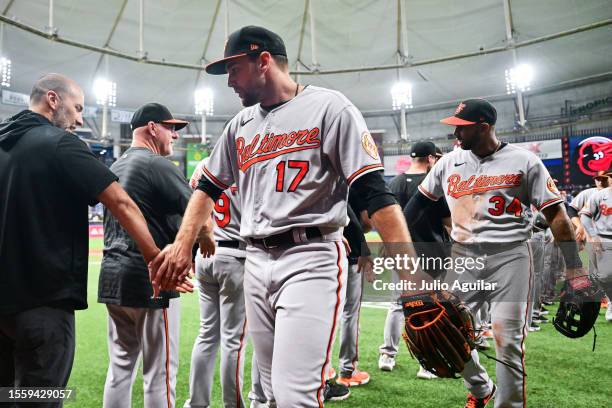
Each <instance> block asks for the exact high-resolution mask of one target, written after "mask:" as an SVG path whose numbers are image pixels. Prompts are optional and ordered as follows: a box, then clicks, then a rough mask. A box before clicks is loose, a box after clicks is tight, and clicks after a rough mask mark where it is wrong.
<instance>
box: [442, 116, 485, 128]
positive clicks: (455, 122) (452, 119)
mask: <svg viewBox="0 0 612 408" xmlns="http://www.w3.org/2000/svg"><path fill="white" fill-rule="evenodd" d="M440 123H444V124H445V125H450V126H465V125H473V124H474V123H476V122H470V121H469V120H463V119H460V118H458V117H456V116H449V117H448V118H444V119H442V120H441V121H440Z"/></svg>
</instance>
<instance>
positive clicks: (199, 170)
mask: <svg viewBox="0 0 612 408" xmlns="http://www.w3.org/2000/svg"><path fill="white" fill-rule="evenodd" d="M207 161H208V160H207V158H206V159H204V160H202V161H201V162H200V163H198V165H197V167H196V169H195V170H194V172H193V175H192V176H191V180H190V181H189V184H190V185H191V188H193V189H195V188H196V187H197V186H198V182H199V181H200V178H201V177H202V174H204V172H203V167H204V164H205V163H206V162H207ZM213 218H214V220H215V223H216V224H217V225H216V228H215V229H214V231H213V234H214V237H215V241H239V242H244V239H242V237H241V236H240V196H239V195H238V188H237V187H236V186H231V187H229V188H228V189H226V190H225V191H224V192H223V193H221V196H219V199H218V200H217V202H216V203H215V207H214V209H213ZM217 249H218V250H221V252H232V254H231V255H234V256H240V257H244V256H246V254H245V252H244V251H243V250H240V253H237V252H236V251H235V250H233V248H217Z"/></svg>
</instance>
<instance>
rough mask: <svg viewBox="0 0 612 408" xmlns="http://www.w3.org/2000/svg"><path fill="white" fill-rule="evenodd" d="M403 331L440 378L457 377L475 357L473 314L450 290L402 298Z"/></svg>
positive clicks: (413, 351) (411, 347) (425, 364)
mask: <svg viewBox="0 0 612 408" xmlns="http://www.w3.org/2000/svg"><path fill="white" fill-rule="evenodd" d="M400 301H401V304H402V308H403V310H404V323H405V324H404V326H405V332H404V334H403V336H404V340H405V341H406V345H407V346H408V349H409V350H410V353H411V354H412V355H413V356H414V357H415V358H416V359H417V360H418V361H419V363H421V365H422V366H423V367H424V368H426V369H427V370H429V371H431V372H432V373H434V374H435V375H437V376H438V377H446V378H457V374H459V373H461V372H462V371H463V369H464V367H465V363H466V362H467V361H468V360H469V359H470V358H471V355H470V352H471V351H472V349H473V348H474V347H475V345H474V340H475V338H474V324H473V319H472V315H471V314H470V312H469V310H468V309H467V307H465V306H464V305H463V304H462V303H461V301H460V300H459V298H457V297H456V296H455V295H453V294H451V293H449V292H445V291H442V292H425V293H420V294H418V295H411V296H403V297H401V298H400Z"/></svg>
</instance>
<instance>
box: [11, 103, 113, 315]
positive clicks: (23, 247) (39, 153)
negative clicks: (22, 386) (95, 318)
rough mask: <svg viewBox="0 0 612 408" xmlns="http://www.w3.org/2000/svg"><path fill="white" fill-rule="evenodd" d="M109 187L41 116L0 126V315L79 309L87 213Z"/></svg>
mask: <svg viewBox="0 0 612 408" xmlns="http://www.w3.org/2000/svg"><path fill="white" fill-rule="evenodd" d="M116 179H117V178H116V177H115V176H114V175H113V174H112V172H111V171H110V170H109V169H108V168H107V167H105V166H104V165H103V164H102V163H101V162H100V161H98V160H97V159H96V157H95V156H94V155H93V154H92V153H91V151H90V150H89V148H88V147H87V145H86V144H85V143H84V142H83V141H82V140H80V139H79V138H78V137H77V136H76V135H74V134H72V133H69V132H66V131H65V130H62V129H59V128H57V127H55V126H53V125H52V124H51V122H50V121H49V120H48V119H46V118H45V117H44V116H42V115H39V114H37V113H34V112H32V111H29V110H25V111H22V112H20V113H18V114H17V115H15V116H13V117H11V118H9V119H7V120H6V121H4V122H2V123H1V124H0V293H2V296H0V314H10V313H16V312H19V311H23V310H27V309H30V308H34V307H38V306H46V305H59V306H62V307H65V308H69V309H84V308H86V307H87V293H86V289H87V255H88V240H89V238H88V237H89V235H88V233H89V230H88V219H87V206H88V204H90V205H91V204H94V203H96V202H97V198H96V197H98V195H99V194H100V193H101V192H102V191H104V190H105V189H106V187H108V186H109V185H110V184H111V183H112V182H113V181H116Z"/></svg>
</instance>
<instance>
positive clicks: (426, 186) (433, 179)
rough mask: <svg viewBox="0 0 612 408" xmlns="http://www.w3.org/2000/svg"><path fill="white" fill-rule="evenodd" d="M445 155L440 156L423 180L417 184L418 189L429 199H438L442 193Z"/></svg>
mask: <svg viewBox="0 0 612 408" xmlns="http://www.w3.org/2000/svg"><path fill="white" fill-rule="evenodd" d="M444 163H445V157H442V159H440V160H439V161H438V162H437V163H436V164H435V165H434V166H433V167H432V169H431V171H430V172H429V173H427V176H426V177H425V180H423V182H422V183H421V184H420V185H419V191H420V192H421V193H423V195H424V196H425V197H427V198H429V199H430V200H433V201H438V200H439V199H440V197H442V196H443V195H444V188H443V186H442V177H443V176H444V174H443V173H444Z"/></svg>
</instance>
